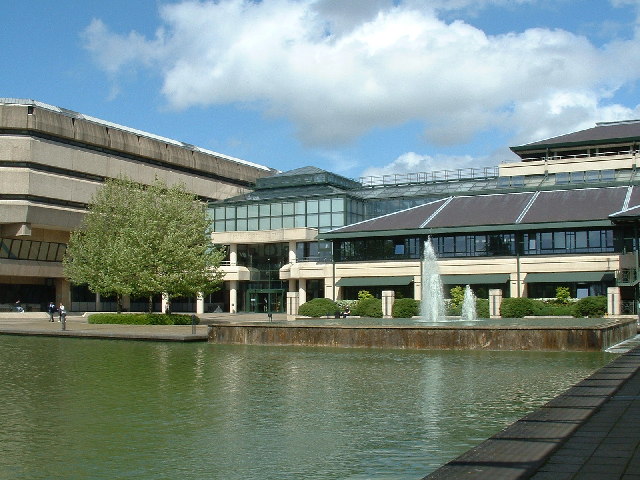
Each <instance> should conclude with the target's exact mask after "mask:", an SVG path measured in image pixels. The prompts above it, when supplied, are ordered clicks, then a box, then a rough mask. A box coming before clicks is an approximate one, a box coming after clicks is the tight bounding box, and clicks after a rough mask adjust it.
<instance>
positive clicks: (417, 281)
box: [413, 276, 422, 301]
mask: <svg viewBox="0 0 640 480" xmlns="http://www.w3.org/2000/svg"><path fill="white" fill-rule="evenodd" d="M413 298H414V299H415V300H417V301H421V300H422V276H419V277H413Z"/></svg>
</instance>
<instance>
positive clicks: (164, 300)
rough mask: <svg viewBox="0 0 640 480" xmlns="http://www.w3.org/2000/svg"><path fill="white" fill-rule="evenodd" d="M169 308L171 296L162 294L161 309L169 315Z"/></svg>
mask: <svg viewBox="0 0 640 480" xmlns="http://www.w3.org/2000/svg"><path fill="white" fill-rule="evenodd" d="M168 307H169V295H167V294H166V293H163V294H162V303H161V307H160V309H161V310H162V313H167V308H168Z"/></svg>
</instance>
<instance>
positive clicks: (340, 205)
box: [331, 198, 344, 212]
mask: <svg viewBox="0 0 640 480" xmlns="http://www.w3.org/2000/svg"><path fill="white" fill-rule="evenodd" d="M343 210H344V198H332V199H331V211H332V212H341V211H343Z"/></svg>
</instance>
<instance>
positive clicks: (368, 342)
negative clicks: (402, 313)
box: [209, 319, 637, 351]
mask: <svg viewBox="0 0 640 480" xmlns="http://www.w3.org/2000/svg"><path fill="white" fill-rule="evenodd" d="M636 330H637V327H636V322H635V320H633V319H626V320H619V321H612V322H608V323H607V324H605V325H601V326H595V327H583V328H581V327H558V328H552V327H526V326H523V327H499V326H495V327H463V326H461V327H451V326H449V327H444V326H443V327H437V326H436V327H431V326H429V327H415V326H389V327H384V326H375V327H367V326H352V327H351V326H344V325H342V326H308V325H307V326H290V325H289V326H287V325H269V324H260V325H256V324H234V325H221V324H213V325H210V326H209V341H210V342H212V343H220V344H243V345H299V346H325V347H367V348H401V349H469V350H479V349H485V350H567V351H570V350H575V351H599V350H604V349H606V348H608V347H610V346H612V345H615V344H617V343H620V342H622V341H624V340H626V339H628V338H630V337H632V336H634V335H635V334H636Z"/></svg>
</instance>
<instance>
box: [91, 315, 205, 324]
mask: <svg viewBox="0 0 640 480" xmlns="http://www.w3.org/2000/svg"><path fill="white" fill-rule="evenodd" d="M194 316H195V315H194ZM195 320H196V325H197V324H199V323H200V319H199V318H198V317H197V316H195ZM191 321H192V319H191V315H180V314H177V313H170V314H167V313H95V314H93V315H89V323H96V324H97V323H111V324H119V325H191Z"/></svg>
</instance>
